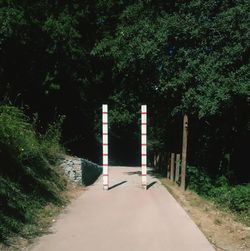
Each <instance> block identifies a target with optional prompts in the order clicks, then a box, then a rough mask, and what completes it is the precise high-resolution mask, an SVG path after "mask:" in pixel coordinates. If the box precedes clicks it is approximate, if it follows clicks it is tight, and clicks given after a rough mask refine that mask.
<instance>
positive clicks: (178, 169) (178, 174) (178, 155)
mask: <svg viewBox="0 0 250 251" xmlns="http://www.w3.org/2000/svg"><path fill="white" fill-rule="evenodd" d="M180 160H181V155H180V154H176V162H175V182H178V181H179V178H180Z"/></svg>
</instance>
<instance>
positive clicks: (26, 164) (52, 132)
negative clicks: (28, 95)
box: [0, 105, 71, 245]
mask: <svg viewBox="0 0 250 251" xmlns="http://www.w3.org/2000/svg"><path fill="white" fill-rule="evenodd" d="M60 136H61V133H60V123H55V124H52V125H50V126H49V127H48V130H47V132H46V133H45V134H44V135H41V134H38V133H37V132H36V130H35V126H34V125H33V124H32V123H31V122H30V119H29V118H28V117H27V116H25V115H24V113H23V112H22V110H20V109H18V108H16V107H13V106H7V105H1V106H0V222H1V224H0V243H1V242H2V243H5V245H6V244H7V245H12V244H13V243H11V242H12V241H13V239H15V238H12V237H16V236H18V237H21V238H23V239H31V238H32V237H34V236H37V235H40V234H42V233H44V232H46V231H47V228H48V226H49V225H50V224H51V222H53V217H54V216H55V215H57V214H58V213H59V212H60V210H61V209H62V208H63V207H64V205H65V204H66V203H67V201H68V196H66V194H68V192H67V191H68V190H69V187H71V186H70V184H69V182H68V181H67V178H65V177H64V174H63V172H62V170H61V168H59V166H58V160H59V158H60V157H61V156H62V154H64V150H63V148H62V147H61V145H60Z"/></svg>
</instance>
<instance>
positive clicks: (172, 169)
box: [170, 153, 175, 181]
mask: <svg viewBox="0 0 250 251" xmlns="http://www.w3.org/2000/svg"><path fill="white" fill-rule="evenodd" d="M174 161H175V154H174V153H171V165H170V180H172V181H174Z"/></svg>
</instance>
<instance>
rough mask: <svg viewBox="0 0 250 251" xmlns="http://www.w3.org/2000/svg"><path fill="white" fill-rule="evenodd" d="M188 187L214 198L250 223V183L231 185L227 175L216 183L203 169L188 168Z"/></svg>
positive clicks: (218, 203)
mask: <svg viewBox="0 0 250 251" xmlns="http://www.w3.org/2000/svg"><path fill="white" fill-rule="evenodd" d="M187 177H188V187H189V188H190V189H191V190H194V191H195V192H197V193H198V194H200V195H202V196H204V197H206V198H209V199H211V200H213V201H214V202H215V203H216V204H217V205H218V206H220V207H223V208H225V209H229V210H230V211H232V212H233V213H235V214H237V215H239V216H240V217H241V218H242V219H244V223H246V224H250V183H248V184H244V185H236V186H230V184H229V181H228V179H227V178H226V177H225V176H221V177H218V178H217V179H216V180H215V181H214V183H212V181H211V179H210V178H209V177H208V175H207V174H206V173H205V172H204V170H202V169H198V168H196V167H190V166H189V167H188V168H187Z"/></svg>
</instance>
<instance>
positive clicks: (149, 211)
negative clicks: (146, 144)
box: [30, 167, 214, 251]
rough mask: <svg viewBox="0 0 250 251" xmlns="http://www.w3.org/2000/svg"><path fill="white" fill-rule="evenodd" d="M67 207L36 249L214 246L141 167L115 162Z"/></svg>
mask: <svg viewBox="0 0 250 251" xmlns="http://www.w3.org/2000/svg"><path fill="white" fill-rule="evenodd" d="M109 177H110V190H108V191H103V189H102V178H101V177H100V179H99V180H98V181H97V182H96V183H95V184H94V185H93V186H90V187H89V188H88V189H87V191H84V192H83V193H82V195H80V197H78V198H77V199H76V200H75V201H74V202H73V203H72V204H71V205H70V206H69V207H68V208H67V209H66V211H65V213H63V214H62V215H61V216H60V217H59V219H58V220H57V221H56V222H55V224H54V225H53V227H52V228H51V232H52V233H50V234H48V235H45V236H42V237H41V238H39V239H38V240H37V241H36V243H35V244H34V245H33V246H32V247H31V248H30V250H33V251H57V250H58V251H74V250H81V251H214V248H213V247H212V246H211V244H210V243H209V242H208V240H207V239H206V237H205V236H204V235H203V234H202V232H201V231H200V230H199V228H198V227H197V226H196V225H195V223H194V222H193V221H192V220H191V219H190V218H189V216H188V215H187V213H186V212H185V211H184V209H183V208H182V207H181V206H180V205H179V204H178V203H177V202H176V201H175V199H174V198H173V197H172V196H171V195H170V193H169V192H168V191H167V190H166V188H165V187H163V186H162V185H161V184H160V182H159V181H158V180H157V179H156V178H154V177H152V176H148V189H147V190H144V189H142V188H141V176H140V168H136V167H110V176H109Z"/></svg>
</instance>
